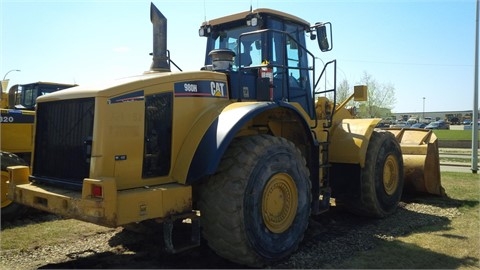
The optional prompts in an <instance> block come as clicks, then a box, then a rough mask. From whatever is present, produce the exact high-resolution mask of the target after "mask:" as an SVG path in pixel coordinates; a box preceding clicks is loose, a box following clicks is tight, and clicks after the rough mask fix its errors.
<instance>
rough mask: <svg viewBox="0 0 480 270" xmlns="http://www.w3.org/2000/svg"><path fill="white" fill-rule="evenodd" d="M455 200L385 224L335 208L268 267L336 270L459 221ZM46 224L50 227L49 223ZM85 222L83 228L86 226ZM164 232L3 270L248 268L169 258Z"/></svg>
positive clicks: (191, 253) (16, 261) (23, 257)
mask: <svg viewBox="0 0 480 270" xmlns="http://www.w3.org/2000/svg"><path fill="white" fill-rule="evenodd" d="M457 207H458V205H457V204H456V203H455V201H454V200H449V199H441V198H438V197H427V198H421V199H418V198H417V199H416V201H408V202H405V201H404V202H401V204H400V207H399V209H398V211H397V212H396V213H395V214H393V215H392V216H390V217H388V218H386V219H380V220H379V219H370V218H363V217H358V216H354V215H351V214H349V213H347V212H346V211H343V210H342V209H340V208H339V207H335V206H333V207H332V208H331V210H330V211H329V212H327V213H325V214H323V215H320V216H317V217H313V218H312V219H311V221H310V226H309V228H308V230H307V232H306V235H305V239H304V241H303V242H302V244H301V246H300V247H299V249H298V251H297V252H295V253H294V254H293V255H292V256H291V257H290V258H288V259H286V260H284V261H282V262H278V263H276V264H273V265H271V266H269V268H276V269H280V268H283V269H291V268H297V269H298V268H310V269H311V268H317V269H318V268H334V267H335V265H336V263H338V262H340V261H342V260H345V259H347V258H349V257H351V256H353V255H354V254H355V253H357V252H360V251H365V250H370V249H373V248H375V247H376V246H377V245H378V244H379V242H380V241H379V240H380V239H382V240H387V241H391V240H394V239H395V238H396V237H398V236H403V235H406V234H408V233H410V232H412V231H413V230H414V229H417V228H419V227H422V226H427V225H432V224H436V225H441V224H448V223H450V220H451V219H452V218H453V217H455V216H457V215H460V212H459V211H458V210H457ZM52 219H58V217H56V216H53V215H44V214H41V215H36V216H35V215H33V217H31V216H30V217H29V218H28V219H23V220H20V221H16V222H15V223H11V224H3V225H2V230H3V229H4V228H8V227H9V226H22V225H26V224H29V223H41V222H44V221H48V220H52ZM45 224H47V223H45ZM82 224H84V223H83V222H79V226H82ZM161 232H162V231H161V229H160V228H159V227H157V229H156V230H153V231H149V232H147V233H137V232H133V231H130V230H125V229H122V228H117V229H104V230H101V231H98V232H93V233H94V234H93V235H92V234H90V235H85V236H79V238H78V240H77V241H75V242H72V243H58V244H56V245H50V246H36V247H34V248H31V249H28V250H5V251H4V250H2V251H1V253H0V261H1V264H0V268H2V269H22V270H24V269H47V268H48V269H67V268H70V269H71V268H77V269H78V268H89V269H91V268H115V269H134V268H137V269H138V268H157V269H166V268H190V269H191V268H223V269H229V268H246V267H245V266H243V265H238V264H234V263H231V262H229V261H226V260H224V259H222V258H220V257H219V256H217V255H216V254H214V253H213V251H211V250H210V249H209V248H208V247H207V246H206V245H205V244H204V243H202V245H201V246H200V247H197V248H194V249H191V250H188V251H186V252H183V253H179V254H175V255H171V254H167V253H165V252H164V251H163V246H164V245H163V240H162V238H161V235H162V234H161Z"/></svg>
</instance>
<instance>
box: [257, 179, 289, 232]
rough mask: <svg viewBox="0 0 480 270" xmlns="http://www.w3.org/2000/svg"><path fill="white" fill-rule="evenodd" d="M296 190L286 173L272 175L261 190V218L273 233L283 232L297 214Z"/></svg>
mask: <svg viewBox="0 0 480 270" xmlns="http://www.w3.org/2000/svg"><path fill="white" fill-rule="evenodd" d="M297 206H298V190H297V185H296V184H295V181H294V180H293V179H292V177H291V176H290V175H288V174H286V173H278V174H275V175H273V176H272V177H271V178H270V180H269V181H268V182H267V185H266V186H265V189H264V190H263V199H262V216H263V221H264V223H265V226H266V227H267V228H268V229H269V230H270V231H271V232H273V233H282V232H285V231H286V230H287V229H288V228H290V226H291V225H292V223H293V220H294V219H295V216H296V214H297Z"/></svg>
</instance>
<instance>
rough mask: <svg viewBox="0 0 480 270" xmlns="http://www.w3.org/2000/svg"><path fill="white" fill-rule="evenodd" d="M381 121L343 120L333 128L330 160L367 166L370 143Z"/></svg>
mask: <svg viewBox="0 0 480 270" xmlns="http://www.w3.org/2000/svg"><path fill="white" fill-rule="evenodd" d="M380 120H381V119H342V120H341V121H339V122H337V123H336V124H335V125H333V126H332V132H331V134H330V138H331V140H330V153H329V160H330V162H332V163H350V164H360V166H361V167H362V168H363V167H364V166H365V156H366V154H367V148H368V143H369V141H370V136H371V135H372V133H373V131H374V129H375V125H376V124H377V123H378V122H380Z"/></svg>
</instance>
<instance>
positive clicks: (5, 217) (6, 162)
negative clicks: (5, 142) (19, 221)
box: [0, 151, 27, 221]
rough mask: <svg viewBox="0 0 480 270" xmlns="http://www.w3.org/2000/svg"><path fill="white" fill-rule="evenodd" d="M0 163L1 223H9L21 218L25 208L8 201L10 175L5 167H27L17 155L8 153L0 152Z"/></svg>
mask: <svg viewBox="0 0 480 270" xmlns="http://www.w3.org/2000/svg"><path fill="white" fill-rule="evenodd" d="M0 158H1V160H0V162H1V181H2V182H1V185H2V189H1V193H2V194H1V196H2V210H1V211H2V215H1V216H2V221H11V220H14V219H15V218H18V217H19V216H21V215H22V214H23V213H24V212H25V211H26V209H27V208H26V207H25V206H23V205H21V204H18V203H14V202H13V201H11V200H10V199H8V198H7V195H8V183H9V182H10V174H9V173H8V171H7V167H9V166H16V165H27V163H26V162H25V161H24V160H22V159H21V158H19V157H18V156H17V155H15V154H12V153H8V152H3V151H2V152H0Z"/></svg>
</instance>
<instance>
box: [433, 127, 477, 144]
mask: <svg viewBox="0 0 480 270" xmlns="http://www.w3.org/2000/svg"><path fill="white" fill-rule="evenodd" d="M433 133H435V135H436V136H437V137H438V139H439V140H441V141H442V140H454V141H456V140H472V131H471V130H448V129H435V130H434V131H433Z"/></svg>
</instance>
